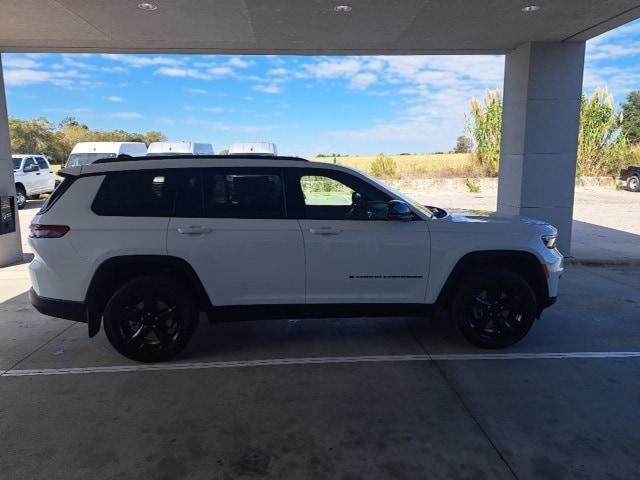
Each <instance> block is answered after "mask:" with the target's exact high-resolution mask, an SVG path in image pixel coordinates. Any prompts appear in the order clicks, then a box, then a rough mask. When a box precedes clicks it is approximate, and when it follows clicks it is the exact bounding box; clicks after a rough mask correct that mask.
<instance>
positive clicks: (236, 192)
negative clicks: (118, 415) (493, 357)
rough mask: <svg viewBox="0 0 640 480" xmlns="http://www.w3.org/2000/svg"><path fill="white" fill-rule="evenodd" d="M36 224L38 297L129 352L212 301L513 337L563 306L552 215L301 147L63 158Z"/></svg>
mask: <svg viewBox="0 0 640 480" xmlns="http://www.w3.org/2000/svg"><path fill="white" fill-rule="evenodd" d="M62 176H63V177H64V181H63V183H62V184H61V185H60V186H59V187H58V189H57V190H56V191H55V192H54V194H53V195H52V196H51V197H50V199H49V200H48V201H47V203H46V204H45V205H44V206H43V208H42V210H41V211H40V212H39V213H38V214H37V215H36V217H35V218H34V219H33V222H32V224H31V226H30V228H31V237H30V243H31V245H32V247H33V250H34V251H35V258H34V259H33V261H32V262H31V264H30V267H29V268H30V274H31V280H32V282H33V288H32V289H31V292H30V298H31V302H32V304H33V305H34V306H35V307H36V308H37V309H38V310H39V311H40V312H42V313H44V314H47V315H52V316H56V317H61V318H67V319H71V320H76V321H81V322H86V323H88V329H89V336H91V337H93V336H94V335H96V333H97V332H98V331H99V329H100V324H102V325H104V329H105V332H106V334H107V337H108V338H109V340H110V342H111V343H112V344H113V346H114V347H115V348H116V349H117V350H118V351H119V352H120V353H122V354H123V355H125V356H127V357H129V358H132V359H135V360H139V361H159V360H163V359H167V358H170V357H172V356H174V355H175V354H177V353H178V352H180V351H181V350H182V349H183V348H184V347H185V346H186V344H187V342H188V341H189V339H190V338H191V336H192V335H193V333H194V331H195V328H196V324H197V321H198V317H199V314H200V312H205V313H206V314H207V315H208V317H209V319H210V320H211V321H212V322H217V321H228V320H233V319H241V318H301V317H337V316H365V315H366V316H373V315H376V316H381V315H382V316H388V315H426V314H428V313H429V312H431V313H440V312H442V311H449V312H450V316H451V318H452V320H453V321H454V322H455V323H456V324H457V325H458V327H459V328H460V330H461V331H462V333H463V334H464V335H465V337H466V338H467V339H469V340H470V341H471V342H473V343H474V344H476V345H478V346H481V347H488V348H499V347H506V346H509V345H511V344H513V343H515V342H517V341H518V340H520V339H521V338H522V337H524V336H525V334H526V333H527V332H528V331H529V329H530V328H531V326H532V324H533V322H534V319H535V318H537V317H539V316H540V314H541V312H542V310H543V309H544V308H545V307H547V306H549V305H550V304H552V303H553V301H554V300H555V298H556V295H557V290H558V279H559V277H560V275H561V273H562V256H561V255H560V253H559V252H558V251H557V250H556V249H555V240H556V235H557V231H556V229H555V228H554V227H552V226H550V225H548V224H546V223H544V222H541V221H536V220H531V219H528V218H524V217H499V216H496V215H493V216H486V217H482V216H473V217H471V216H462V215H449V214H448V213H447V212H445V211H444V210H442V209H438V208H434V207H425V206H422V205H418V204H416V203H414V202H413V201H411V200H410V199H408V198H406V197H404V196H403V195H401V194H399V193H397V192H394V191H392V190H390V189H389V188H387V187H385V186H383V185H381V184H379V183H377V182H376V181H375V180H373V179H371V178H369V177H367V176H366V175H364V174H362V173H359V172H357V171H354V170H351V169H348V168H345V167H342V166H339V165H332V164H325V163H315V162H310V161H306V160H304V159H301V158H294V157H264V156H242V157H238V156H233V157H230V156H206V157H190V156H172V157H151V158H149V157H147V158H146V159H131V158H123V157H119V158H113V159H104V160H100V161H98V162H96V163H94V164H92V165H86V166H82V167H75V168H71V169H66V170H63V172H62Z"/></svg>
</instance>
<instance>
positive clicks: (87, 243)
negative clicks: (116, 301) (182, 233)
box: [30, 175, 169, 301]
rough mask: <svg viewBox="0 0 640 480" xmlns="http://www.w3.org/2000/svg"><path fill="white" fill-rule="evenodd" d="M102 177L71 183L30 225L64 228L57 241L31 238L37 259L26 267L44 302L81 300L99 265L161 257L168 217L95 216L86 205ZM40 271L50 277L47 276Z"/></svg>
mask: <svg viewBox="0 0 640 480" xmlns="http://www.w3.org/2000/svg"><path fill="white" fill-rule="evenodd" d="M103 179H104V176H102V175H98V176H90V177H82V178H79V179H78V180H76V181H75V182H74V183H73V185H72V186H71V187H70V188H69V190H68V191H67V192H65V194H64V195H63V196H62V197H61V198H60V199H59V200H58V202H57V203H56V204H54V206H53V207H52V209H51V210H50V211H48V212H46V213H44V214H42V215H37V216H36V217H35V218H34V220H33V223H42V224H48V225H67V226H69V227H70V230H69V232H68V233H67V234H66V235H65V236H64V237H62V238H60V239H49V238H47V239H30V243H31V245H32V246H33V249H34V252H35V253H36V257H35V258H34V262H36V263H35V264H34V265H32V266H31V267H30V269H31V270H32V271H34V273H36V272H37V273H38V275H32V279H33V278H34V277H35V279H36V280H35V281H36V282H37V283H38V284H39V285H38V287H39V288H36V292H37V293H38V294H39V295H41V296H45V297H48V298H60V299H65V300H75V301H82V300H84V298H85V295H86V292H87V289H88V286H89V283H90V282H91V279H92V277H93V274H94V273H95V271H96V270H97V269H98V267H99V266H100V264H101V263H102V262H104V261H105V260H106V259H108V258H112V257H116V256H121V255H145V254H146V255H166V253H167V241H166V237H167V235H166V234H167V225H168V222H169V218H149V217H115V216H114V217H108V216H98V215H96V214H95V213H93V211H92V210H91V204H92V203H93V199H94V197H95V194H96V192H97V191H98V188H99V187H100V185H101V183H102V181H103ZM45 272H50V273H46V274H45Z"/></svg>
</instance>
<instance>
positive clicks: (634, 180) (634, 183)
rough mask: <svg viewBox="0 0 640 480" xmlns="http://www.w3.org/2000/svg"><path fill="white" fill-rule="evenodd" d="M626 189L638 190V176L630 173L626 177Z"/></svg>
mask: <svg viewBox="0 0 640 480" xmlns="http://www.w3.org/2000/svg"><path fill="white" fill-rule="evenodd" d="M627 190H629V191H630V192H640V177H638V176H637V175H632V176H630V177H629V178H627Z"/></svg>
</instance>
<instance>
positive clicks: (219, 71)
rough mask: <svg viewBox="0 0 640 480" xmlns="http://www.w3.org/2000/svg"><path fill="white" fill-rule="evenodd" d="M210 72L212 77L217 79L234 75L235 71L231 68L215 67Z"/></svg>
mask: <svg viewBox="0 0 640 480" xmlns="http://www.w3.org/2000/svg"><path fill="white" fill-rule="evenodd" d="M208 71H209V73H210V74H211V75H214V76H216V77H226V76H229V75H232V74H233V69H232V68H229V67H213V68H210V69H209V70H208Z"/></svg>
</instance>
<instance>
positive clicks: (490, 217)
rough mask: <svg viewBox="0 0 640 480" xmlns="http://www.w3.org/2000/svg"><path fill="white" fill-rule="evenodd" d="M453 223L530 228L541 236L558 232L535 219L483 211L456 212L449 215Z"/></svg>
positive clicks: (544, 222)
mask: <svg viewBox="0 0 640 480" xmlns="http://www.w3.org/2000/svg"><path fill="white" fill-rule="evenodd" d="M450 219H451V221H452V222H453V223H482V224H490V225H495V226H496V227H498V226H500V225H502V226H504V227H505V228H514V227H516V228H517V227H521V228H527V227H528V228H530V229H532V230H536V231H538V232H541V233H542V234H543V235H555V234H557V233H558V230H557V229H556V228H555V227H554V226H553V225H551V224H549V222H546V221H544V220H540V219H537V218H531V217H526V216H523V215H507V214H504V213H497V212H489V211H485V210H467V211H458V212H455V213H452V214H451V215H450Z"/></svg>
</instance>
